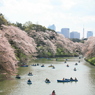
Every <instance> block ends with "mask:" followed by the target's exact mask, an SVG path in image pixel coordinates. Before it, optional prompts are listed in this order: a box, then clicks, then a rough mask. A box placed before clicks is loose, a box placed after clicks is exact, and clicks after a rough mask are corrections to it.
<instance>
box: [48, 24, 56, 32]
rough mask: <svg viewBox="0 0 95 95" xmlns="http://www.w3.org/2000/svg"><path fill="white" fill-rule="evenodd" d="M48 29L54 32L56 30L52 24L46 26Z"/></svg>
mask: <svg viewBox="0 0 95 95" xmlns="http://www.w3.org/2000/svg"><path fill="white" fill-rule="evenodd" d="M48 28H49V29H52V30H54V31H55V30H56V27H55V25H54V24H53V25H50V26H48Z"/></svg>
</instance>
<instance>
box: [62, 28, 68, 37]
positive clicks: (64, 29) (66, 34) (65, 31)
mask: <svg viewBox="0 0 95 95" xmlns="http://www.w3.org/2000/svg"><path fill="white" fill-rule="evenodd" d="M69 31H70V29H69V28H62V29H61V34H63V35H64V36H65V37H66V38H69Z"/></svg>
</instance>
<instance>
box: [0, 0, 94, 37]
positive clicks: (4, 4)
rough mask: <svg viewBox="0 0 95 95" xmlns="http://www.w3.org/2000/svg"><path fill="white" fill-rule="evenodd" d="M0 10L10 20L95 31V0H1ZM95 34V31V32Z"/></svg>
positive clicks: (57, 27) (57, 29)
mask: <svg viewBox="0 0 95 95" xmlns="http://www.w3.org/2000/svg"><path fill="white" fill-rule="evenodd" d="M0 12H1V13H2V14H3V15H4V16H5V18H6V19H7V20H8V21H10V22H12V23H13V22H14V23H16V22H20V23H22V24H23V23H25V22H27V21H31V22H32V23H35V24H37V23H38V24H40V25H43V26H45V27H48V26H49V25H52V24H55V26H56V31H61V28H70V32H72V31H77V32H80V33H81V37H82V33H83V26H84V31H85V37H86V32H87V31H93V32H95V0H0ZM94 34H95V33H94Z"/></svg>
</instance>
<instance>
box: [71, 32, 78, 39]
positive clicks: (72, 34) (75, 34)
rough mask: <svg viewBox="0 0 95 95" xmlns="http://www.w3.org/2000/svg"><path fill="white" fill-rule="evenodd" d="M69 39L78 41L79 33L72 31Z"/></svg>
mask: <svg viewBox="0 0 95 95" xmlns="http://www.w3.org/2000/svg"><path fill="white" fill-rule="evenodd" d="M70 38H77V39H80V33H78V32H76V31H72V32H71V33H70Z"/></svg>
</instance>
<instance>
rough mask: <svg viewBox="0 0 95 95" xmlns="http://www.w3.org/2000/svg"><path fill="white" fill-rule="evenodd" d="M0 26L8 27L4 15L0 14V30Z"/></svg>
mask: <svg viewBox="0 0 95 95" xmlns="http://www.w3.org/2000/svg"><path fill="white" fill-rule="evenodd" d="M2 24H4V25H8V21H7V20H6V19H5V17H4V15H3V14H2V13H0V28H1V25H2Z"/></svg>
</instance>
